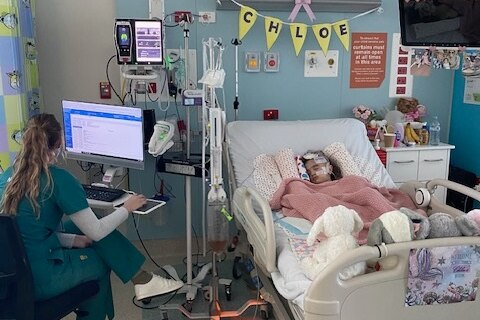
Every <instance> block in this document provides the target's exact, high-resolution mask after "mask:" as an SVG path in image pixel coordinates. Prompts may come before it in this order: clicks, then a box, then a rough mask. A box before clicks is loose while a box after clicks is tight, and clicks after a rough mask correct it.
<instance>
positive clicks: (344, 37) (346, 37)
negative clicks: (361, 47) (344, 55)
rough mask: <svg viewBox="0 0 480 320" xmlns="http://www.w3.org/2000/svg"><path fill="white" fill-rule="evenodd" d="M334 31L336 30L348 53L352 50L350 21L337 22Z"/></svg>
mask: <svg viewBox="0 0 480 320" xmlns="http://www.w3.org/2000/svg"><path fill="white" fill-rule="evenodd" d="M333 30H335V33H336V34H337V36H338V38H339V39H340V41H341V42H342V44H343V46H344V47H345V50H347V51H348V49H349V48H350V27H349V26H348V20H342V21H337V22H335V24H334V25H333Z"/></svg>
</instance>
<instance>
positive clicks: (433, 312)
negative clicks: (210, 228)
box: [225, 119, 480, 320]
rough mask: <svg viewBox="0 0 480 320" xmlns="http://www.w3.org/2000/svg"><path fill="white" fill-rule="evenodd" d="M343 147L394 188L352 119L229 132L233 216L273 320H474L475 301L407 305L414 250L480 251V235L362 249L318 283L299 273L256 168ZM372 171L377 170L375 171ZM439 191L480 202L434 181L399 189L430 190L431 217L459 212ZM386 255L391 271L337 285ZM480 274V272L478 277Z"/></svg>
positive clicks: (264, 124) (250, 124)
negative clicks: (347, 273) (264, 160)
mask: <svg viewBox="0 0 480 320" xmlns="http://www.w3.org/2000/svg"><path fill="white" fill-rule="evenodd" d="M334 142H341V143H343V144H344V145H345V146H346V149H347V150H348V152H349V153H350V154H351V155H352V157H353V158H354V159H356V161H357V163H358V164H359V166H360V167H362V166H363V168H361V169H362V170H363V172H370V173H369V174H370V175H371V178H372V179H374V180H376V182H377V183H379V184H381V185H384V186H386V187H395V184H394V183H393V181H392V179H391V178H390V176H389V175H388V172H387V171H386V169H385V167H384V166H383V165H382V163H381V162H380V160H379V158H378V156H377V154H376V152H375V150H374V149H373V147H372V146H371V143H370V141H369V140H368V138H367V135H366V129H365V126H364V125H363V124H362V123H361V122H360V121H358V120H355V119H333V120H307V121H236V122H231V123H229V124H228V125H227V129H226V142H225V144H226V146H225V150H226V161H227V165H228V169H229V180H230V188H231V192H232V193H233V199H232V211H233V213H234V216H235V219H236V221H237V223H239V224H240V225H241V226H240V229H241V231H242V232H243V234H245V235H246V238H247V239H248V243H249V244H250V245H251V247H253V252H254V260H255V263H256V266H257V269H258V270H257V272H258V273H259V275H261V279H262V280H263V284H264V289H265V290H266V291H267V293H264V294H263V296H264V297H266V299H267V300H268V301H269V302H272V305H273V313H274V314H275V317H276V319H297V320H299V319H305V320H313V319H316V320H319V319H320V320H327V319H328V320H333V319H335V320H340V319H342V320H362V319H365V320H367V319H368V320H371V319H391V320H403V319H409V320H415V319H422V320H424V319H436V320H439V319H444V320H447V319H451V318H452V317H456V316H461V317H462V319H476V318H477V317H478V310H480V298H477V299H476V300H475V301H469V302H462V303H453V304H436V305H419V306H411V307H410V306H409V307H407V306H405V294H406V283H407V278H408V270H409V269H408V261H409V252H410V249H414V248H435V247H445V246H460V245H476V246H480V237H455V238H453V237H452V238H441V239H427V240H415V241H411V242H403V243H395V244H389V245H383V246H378V247H377V246H366V245H365V246H360V247H358V248H357V249H353V250H351V251H350V252H349V253H348V254H344V255H342V256H341V257H339V258H338V259H337V260H336V261H335V262H334V263H331V264H329V265H328V266H327V268H326V269H324V270H323V271H322V272H321V273H320V274H319V275H318V276H317V277H316V278H315V279H314V280H313V281H311V280H309V279H308V278H306V277H305V275H303V274H302V272H301V270H300V267H299V266H298V259H296V258H295V257H294V255H293V253H292V249H291V246H289V245H288V240H287V239H286V238H287V237H286V236H285V233H284V232H281V231H280V230H279V229H281V228H278V225H277V223H276V222H275V215H276V213H275V212H273V213H272V210H271V208H270V206H269V204H268V202H267V201H266V199H265V198H264V197H263V196H261V195H260V193H259V192H258V190H256V188H255V183H254V180H253V178H252V175H253V170H254V167H253V163H254V159H255V157H256V156H258V155H259V154H262V153H264V154H275V152H277V151H278V150H280V149H282V148H286V147H289V148H292V149H293V151H294V153H295V154H303V153H304V152H305V151H307V150H322V149H324V148H325V147H326V146H328V145H330V144H331V143H334ZM372 168H373V170H372ZM438 186H443V187H447V188H449V189H453V190H455V191H458V192H461V193H464V194H465V195H468V196H471V197H473V198H475V199H476V200H480V193H478V192H476V191H475V190H473V189H469V188H467V187H464V186H462V185H459V184H456V183H453V182H450V181H446V180H434V181H430V182H428V183H420V182H411V183H406V184H404V185H403V186H401V187H400V188H401V189H403V190H404V191H405V192H407V193H408V194H409V195H410V196H411V197H415V193H416V190H417V189H418V188H420V187H426V188H428V189H429V190H430V192H433V197H432V200H431V201H430V203H429V206H428V208H427V209H426V211H427V213H428V214H431V213H433V212H446V213H449V214H452V215H454V216H456V215H461V214H463V213H462V212H461V211H459V210H457V209H454V208H452V207H449V206H446V205H444V204H442V203H441V202H440V201H439V200H437V199H436V198H435V196H434V190H435V188H437V187H438ZM386 256H396V257H397V264H396V265H395V266H394V267H392V268H390V269H387V270H381V271H377V272H371V273H367V274H364V275H360V276H357V277H354V278H352V279H350V280H346V281H342V280H340V279H339V276H338V274H339V270H342V269H343V268H345V267H347V266H349V265H352V264H354V263H356V262H359V261H367V260H368V261H369V262H371V261H372V260H373V261H376V260H379V259H381V258H384V257H386ZM477 275H478V273H477Z"/></svg>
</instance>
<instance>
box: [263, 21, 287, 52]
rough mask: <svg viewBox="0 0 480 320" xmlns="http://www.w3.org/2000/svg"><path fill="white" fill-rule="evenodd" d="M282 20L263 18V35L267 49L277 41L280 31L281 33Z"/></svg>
mask: <svg viewBox="0 0 480 320" xmlns="http://www.w3.org/2000/svg"><path fill="white" fill-rule="evenodd" d="M282 24H283V23H282V20H279V19H277V18H272V17H265V35H266V38H267V49H268V50H270V48H271V47H272V46H273V44H274V43H275V41H277V39H278V36H279V35H280V31H282Z"/></svg>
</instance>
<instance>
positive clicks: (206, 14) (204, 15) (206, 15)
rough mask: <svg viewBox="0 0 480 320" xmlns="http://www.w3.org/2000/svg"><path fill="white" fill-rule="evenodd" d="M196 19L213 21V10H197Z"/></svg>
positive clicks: (205, 21) (202, 21)
mask: <svg viewBox="0 0 480 320" xmlns="http://www.w3.org/2000/svg"><path fill="white" fill-rule="evenodd" d="M198 16H199V17H198V21H199V22H201V23H215V21H216V20H215V18H216V17H215V12H214V11H200V12H198Z"/></svg>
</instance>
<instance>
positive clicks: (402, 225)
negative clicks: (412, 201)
mask: <svg viewBox="0 0 480 320" xmlns="http://www.w3.org/2000/svg"><path fill="white" fill-rule="evenodd" d="M429 228H430V223H429V221H428V218H427V217H425V216H422V215H420V214H418V213H417V212H415V211H413V210H410V209H408V208H401V209H400V210H393V211H389V212H385V213H384V214H382V215H381V216H380V217H378V218H377V219H375V220H374V221H373V223H372V225H371V226H370V229H368V236H367V244H368V245H370V246H374V245H381V244H383V243H384V244H390V243H396V242H405V241H411V240H413V239H425V238H426V237H427V235H428V233H429ZM397 260H398V259H397V257H396V256H391V257H384V258H382V259H381V260H379V261H377V260H376V259H375V260H374V261H369V262H368V264H369V266H370V267H372V268H374V269H375V270H377V271H378V270H388V269H392V268H393V267H394V266H395V265H396V264H397Z"/></svg>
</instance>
